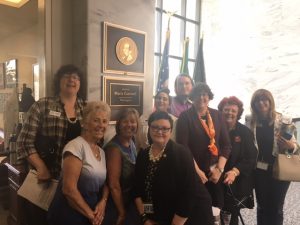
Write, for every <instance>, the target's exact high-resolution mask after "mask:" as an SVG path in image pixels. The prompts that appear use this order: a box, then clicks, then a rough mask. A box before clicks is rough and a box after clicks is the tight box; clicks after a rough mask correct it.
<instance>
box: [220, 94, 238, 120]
mask: <svg viewBox="0 0 300 225" xmlns="http://www.w3.org/2000/svg"><path fill="white" fill-rule="evenodd" d="M225 105H236V106H237V107H238V109H239V111H238V115H237V119H238V120H239V119H241V116H242V114H243V112H244V107H243V102H242V101H241V100H239V99H238V98H237V97H235V96H230V97H228V98H227V97H225V98H223V99H222V100H221V101H220V103H219V105H218V109H219V111H223V108H224V106H225Z"/></svg>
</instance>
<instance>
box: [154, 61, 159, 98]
mask: <svg viewBox="0 0 300 225" xmlns="http://www.w3.org/2000/svg"><path fill="white" fill-rule="evenodd" d="M159 58H160V57H159V56H155V57H154V76H153V93H155V90H156V85H157V79H158V72H159V66H160V60H159Z"/></svg>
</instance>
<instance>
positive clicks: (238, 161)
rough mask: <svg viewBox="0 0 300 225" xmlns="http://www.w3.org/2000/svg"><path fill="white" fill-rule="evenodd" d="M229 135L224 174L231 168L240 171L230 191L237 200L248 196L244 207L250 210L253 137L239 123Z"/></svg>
mask: <svg viewBox="0 0 300 225" xmlns="http://www.w3.org/2000/svg"><path fill="white" fill-rule="evenodd" d="M229 134H230V140H231V146H232V150H231V155H230V157H229V159H228V161H227V163H226V166H225V172H227V171H229V170H231V169H232V168H233V167H235V168H237V169H238V170H239V171H240V175H239V176H238V177H236V179H235V181H234V182H233V184H232V185H231V189H232V192H233V194H234V196H235V197H236V198H238V199H239V200H241V199H243V198H244V197H249V196H250V197H249V198H248V199H247V201H246V204H244V205H246V206H247V207H248V208H252V207H253V206H254V201H253V198H252V197H251V196H253V187H254V184H253V183H254V182H253V171H254V168H255V164H256V157H257V149H256V147H255V145H254V137H253V134H252V132H251V130H250V129H249V128H247V127H246V126H245V125H242V124H241V123H239V122H237V124H236V128H235V129H234V130H231V131H230V132H229ZM225 195H226V193H225ZM225 200H226V198H225ZM244 203H245V202H244ZM225 205H226V204H225Z"/></svg>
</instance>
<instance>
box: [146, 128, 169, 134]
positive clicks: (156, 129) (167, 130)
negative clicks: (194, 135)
mask: <svg viewBox="0 0 300 225" xmlns="http://www.w3.org/2000/svg"><path fill="white" fill-rule="evenodd" d="M150 128H151V130H152V131H153V132H155V133H158V132H159V131H161V132H162V133H163V134H166V133H168V132H169V131H170V130H171V128H170V127H159V126H150Z"/></svg>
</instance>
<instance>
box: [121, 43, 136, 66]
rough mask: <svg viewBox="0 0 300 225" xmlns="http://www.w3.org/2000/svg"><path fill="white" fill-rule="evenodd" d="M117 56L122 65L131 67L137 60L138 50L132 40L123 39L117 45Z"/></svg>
mask: <svg viewBox="0 0 300 225" xmlns="http://www.w3.org/2000/svg"><path fill="white" fill-rule="evenodd" d="M116 54H117V57H118V59H119V61H120V62H121V63H123V64H125V65H131V64H133V63H134V62H135V61H136V59H137V56H138V48H137V46H136V44H135V42H134V41H133V40H132V39H131V38H129V37H123V38H121V39H120V40H119V41H118V43H117V47H116Z"/></svg>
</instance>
